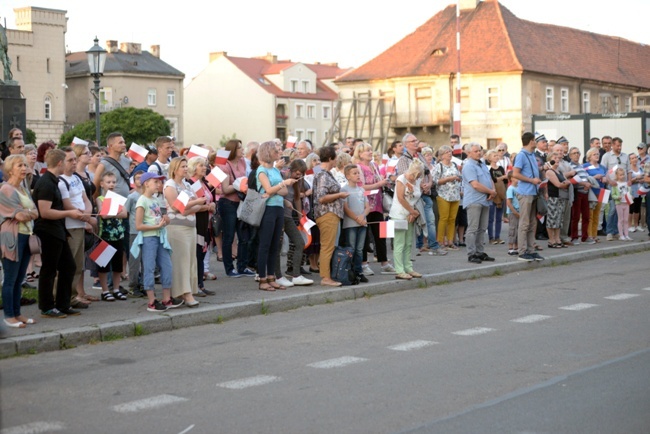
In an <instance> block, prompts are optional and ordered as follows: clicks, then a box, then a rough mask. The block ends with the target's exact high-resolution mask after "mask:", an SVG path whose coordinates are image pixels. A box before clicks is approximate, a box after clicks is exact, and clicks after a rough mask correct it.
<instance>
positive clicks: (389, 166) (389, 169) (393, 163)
mask: <svg viewBox="0 0 650 434" xmlns="http://www.w3.org/2000/svg"><path fill="white" fill-rule="evenodd" d="M396 169H397V160H390V161H389V162H388V163H386V173H387V174H388V173H395V170H396Z"/></svg>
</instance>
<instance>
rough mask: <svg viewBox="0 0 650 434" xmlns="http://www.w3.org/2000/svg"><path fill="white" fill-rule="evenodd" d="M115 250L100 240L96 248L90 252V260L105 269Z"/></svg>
mask: <svg viewBox="0 0 650 434" xmlns="http://www.w3.org/2000/svg"><path fill="white" fill-rule="evenodd" d="M115 252H117V250H116V249H115V247H113V246H111V245H110V244H108V243H107V242H106V241H104V240H102V241H101V242H100V243H99V244H98V245H97V247H95V248H94V249H93V251H92V252H90V255H89V257H90V259H92V260H93V261H95V263H96V264H97V265H99V266H100V267H106V266H107V265H108V263H109V262H110V260H111V258H112V257H113V255H115Z"/></svg>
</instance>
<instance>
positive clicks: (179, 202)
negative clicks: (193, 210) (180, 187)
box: [173, 191, 190, 213]
mask: <svg viewBox="0 0 650 434" xmlns="http://www.w3.org/2000/svg"><path fill="white" fill-rule="evenodd" d="M189 201H190V196H189V195H188V194H187V193H185V192H184V191H181V192H180V193H179V194H178V197H177V198H176V200H175V201H174V204H173V206H174V208H176V209H177V210H178V211H180V212H181V213H183V212H185V208H186V207H187V203H188V202H189Z"/></svg>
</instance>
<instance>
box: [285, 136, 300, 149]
mask: <svg viewBox="0 0 650 434" xmlns="http://www.w3.org/2000/svg"><path fill="white" fill-rule="evenodd" d="M297 141H298V137H296V136H289V137H287V148H295V147H296V142H297Z"/></svg>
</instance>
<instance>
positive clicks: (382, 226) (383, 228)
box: [379, 220, 395, 238]
mask: <svg viewBox="0 0 650 434" xmlns="http://www.w3.org/2000/svg"><path fill="white" fill-rule="evenodd" d="M379 238H395V221H394V220H388V221H385V222H379Z"/></svg>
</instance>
